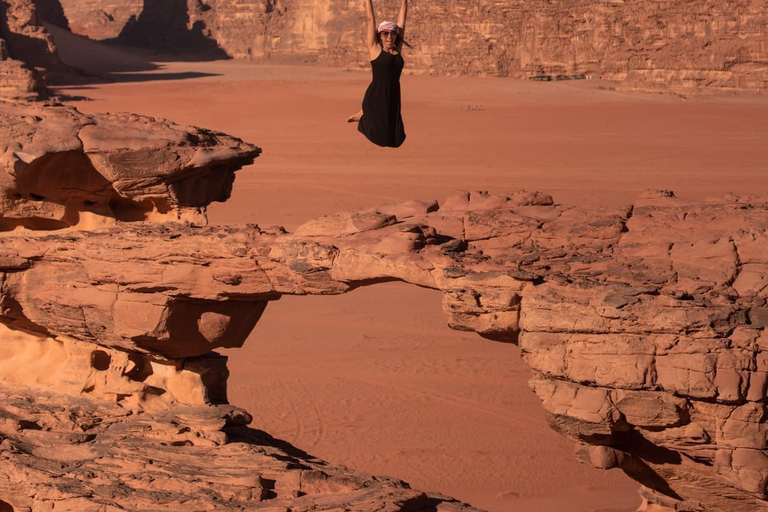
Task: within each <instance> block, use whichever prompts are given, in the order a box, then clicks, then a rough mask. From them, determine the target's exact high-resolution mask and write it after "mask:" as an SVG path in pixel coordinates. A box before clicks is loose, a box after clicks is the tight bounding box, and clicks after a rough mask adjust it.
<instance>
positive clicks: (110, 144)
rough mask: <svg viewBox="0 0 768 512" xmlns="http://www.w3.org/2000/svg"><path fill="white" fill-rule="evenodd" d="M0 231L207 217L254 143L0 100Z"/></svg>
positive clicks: (133, 118)
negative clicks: (4, 135) (4, 136)
mask: <svg viewBox="0 0 768 512" xmlns="http://www.w3.org/2000/svg"><path fill="white" fill-rule="evenodd" d="M0 132H2V133H7V134H10V135H11V137H12V138H11V139H5V141H4V143H3V146H2V154H1V155H0V166H1V167H0V230H2V231H7V230H11V229H15V228H17V227H20V226H21V227H26V228H31V229H57V228H64V227H70V226H75V225H80V227H85V225H91V226H92V225H94V223H95V224H96V225H104V224H105V223H114V221H115V219H117V220H122V221H129V220H130V221H133V220H152V219H154V220H158V219H161V220H173V219H175V220H182V221H189V222H193V223H196V224H198V225H204V224H206V218H205V207H206V206H207V205H208V204H210V203H211V202H212V201H225V200H226V199H228V198H229V194H230V191H231V189H232V182H233V181H234V172H235V170H237V169H239V168H240V167H242V166H243V165H246V164H249V163H252V162H253V159H254V158H255V157H256V156H258V154H259V153H260V152H261V150H260V149H259V148H257V147H255V146H252V145H250V144H246V143H244V142H243V141H241V140H239V139H235V138H233V137H229V136H227V135H224V134H221V133H216V132H212V131H210V130H203V129H200V128H193V127H182V126H178V125H175V124H173V123H170V122H168V121H162V120H156V119H153V118H149V117H145V116H139V115H134V114H114V115H95V116H86V115H83V114H81V113H79V112H77V111H76V110H74V109H71V108H67V107H62V106H58V107H56V106H47V107H40V106H38V105H35V104H15V103H11V102H4V103H0Z"/></svg>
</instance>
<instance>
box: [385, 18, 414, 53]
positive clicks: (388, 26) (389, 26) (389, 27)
mask: <svg viewBox="0 0 768 512" xmlns="http://www.w3.org/2000/svg"><path fill="white" fill-rule="evenodd" d="M385 30H386V31H389V32H394V33H395V35H396V37H397V39H395V46H398V45H399V44H400V42H401V41H402V43H403V44H404V45H405V46H407V47H408V48H413V46H411V45H410V44H408V41H406V40H405V39H403V36H402V32H403V29H401V28H400V27H398V26H397V24H396V23H394V22H392V21H382V22H381V23H379V26H378V27H377V28H376V41H378V43H379V44H382V42H381V33H382V32H383V31H385Z"/></svg>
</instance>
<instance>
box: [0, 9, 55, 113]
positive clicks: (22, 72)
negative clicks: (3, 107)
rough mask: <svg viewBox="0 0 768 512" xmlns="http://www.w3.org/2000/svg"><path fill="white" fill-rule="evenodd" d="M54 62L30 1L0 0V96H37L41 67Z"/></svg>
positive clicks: (42, 86) (41, 85) (42, 87)
mask: <svg viewBox="0 0 768 512" xmlns="http://www.w3.org/2000/svg"><path fill="white" fill-rule="evenodd" d="M55 64H56V56H55V52H54V50H53V43H52V42H51V39H50V36H48V34H47V33H46V32H45V31H44V29H43V28H42V26H41V25H40V22H39V20H38V19H37V12H36V11H35V7H34V4H33V3H32V0H2V1H0V98H9V99H25V100H26V99H36V98H37V97H38V96H39V95H41V94H42V93H43V92H44V90H45V74H44V68H45V67H46V65H48V66H50V65H55Z"/></svg>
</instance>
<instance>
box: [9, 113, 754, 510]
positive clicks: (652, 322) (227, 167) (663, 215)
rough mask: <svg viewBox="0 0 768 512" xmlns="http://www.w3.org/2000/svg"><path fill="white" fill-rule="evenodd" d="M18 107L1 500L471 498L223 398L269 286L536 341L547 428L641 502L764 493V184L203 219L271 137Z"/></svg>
mask: <svg viewBox="0 0 768 512" xmlns="http://www.w3.org/2000/svg"><path fill="white" fill-rule="evenodd" d="M0 107H1V108H0V133H3V139H2V140H4V141H6V142H5V143H4V144H5V146H4V148H5V149H4V152H3V156H2V166H3V167H2V170H3V172H2V173H0V178H1V179H2V181H0V198H1V200H2V201H1V202H0V207H1V208H0V221H1V222H2V224H0V225H1V226H2V227H3V229H2V230H0V387H2V388H3V389H2V391H3V392H2V393H0V395H1V396H2V398H0V437H1V438H2V443H0V466H1V467H2V471H0V491H2V492H1V493H0V500H2V501H0V510H3V507H4V509H5V510H14V511H17V510H19V511H21V510H50V509H51V507H53V506H54V505H53V504H54V503H55V507H56V508H57V509H61V510H73V511H74V510H78V511H82V510H94V511H111V510H121V509H125V510H155V509H156V507H157V503H160V502H162V503H165V504H170V505H169V507H171V508H183V507H185V506H187V505H188V504H190V503H192V504H194V506H195V507H196V508H198V509H201V510H232V511H234V510H248V509H249V508H250V509H254V510H255V509H259V508H275V507H277V508H280V507H282V508H281V510H282V509H291V510H317V509H318V508H320V509H327V510H333V509H347V510H360V511H368V510H370V511H374V510H393V511H411V510H425V509H426V510H470V509H469V508H468V507H466V506H464V505H462V504H459V503H457V502H455V501H453V500H451V499H449V498H445V497H442V496H438V495H434V494H425V493H421V492H419V491H414V490H412V489H410V488H408V486H407V485H405V484H403V483H402V482H398V481H394V480H391V479H386V478H376V477H370V476H367V475H360V474H358V473H354V472H351V471H349V470H346V469H342V468H334V467H332V466H329V465H328V464H326V463H324V462H322V461H319V460H317V459H314V458H313V457H311V456H310V455H307V454H305V453H303V452H300V451H298V450H296V449H294V448H292V447H290V446H288V445H286V444H285V443H282V442H280V441H277V440H274V439H272V438H270V437H269V436H268V435H267V434H265V433H263V432H259V431H255V430H253V429H250V428H248V426H247V425H248V423H249V421H250V416H249V415H248V413H246V412H245V411H242V410H239V409H237V408H235V407H232V406H230V405H228V404H227V387H226V382H227V376H228V372H227V366H226V358H224V357H222V356H220V355H218V354H217V353H216V350H217V349H218V348H237V347H239V346H241V345H242V343H244V341H245V340H246V338H247V336H248V334H249V332H250V331H251V329H252V328H253V327H254V325H255V324H256V323H257V322H258V321H259V319H260V318H261V316H262V315H263V314H268V313H269V308H268V304H269V302H270V301H273V300H277V299H279V298H280V297H281V296H283V295H333V294H341V293H346V292H348V291H350V290H353V289H355V288H358V287H361V286H372V285H375V284H376V283H380V282H385V281H391V280H399V281H403V282H407V283H411V284H414V285H417V286H421V287H427V288H432V289H435V290H439V291H441V292H442V294H443V311H444V313H445V315H446V319H447V322H448V325H449V326H451V327H452V328H454V329H460V330H465V331H471V332H477V333H478V334H479V335H480V336H482V337H483V338H485V339H486V340H493V341H495V342H507V343H517V344H519V345H520V347H521V349H522V354H523V357H524V360H525V361H526V362H527V363H528V365H529V366H530V367H531V368H532V372H533V373H532V379H531V381H530V384H531V387H532V389H533V390H534V392H535V393H536V394H537V395H538V396H539V398H540V399H541V401H542V404H543V407H544V408H545V410H546V411H547V412H548V414H549V418H550V421H551V424H552V426H553V428H555V429H556V430H558V431H559V432H561V433H563V434H564V435H566V436H568V437H570V438H571V439H573V440H574V441H576V443H577V445H578V456H579V457H580V458H581V459H582V460H583V461H584V462H587V463H590V464H592V465H594V466H596V467H599V468H605V469H607V468H621V470H623V471H624V472H626V473H627V474H628V475H629V476H630V477H632V478H634V479H635V480H637V481H638V482H640V483H641V484H642V486H643V487H642V491H641V492H642V494H643V496H644V498H645V504H644V510H647V511H654V510H655V511H659V510H695V511H718V512H720V511H722V512H734V511H735V512H748V511H750V512H751V511H755V510H768V490H767V486H768V463H766V460H768V457H767V453H766V439H767V438H768V437H767V436H766V431H767V429H766V415H765V407H764V404H765V401H766V394H767V390H768V362H766V361H768V359H767V358H766V357H765V353H766V344H768V337H767V336H766V332H765V328H766V326H767V325H768V304H766V300H768V277H766V276H768V256H766V255H767V254H768V197H725V198H720V199H714V200H711V201H703V202H689V201H685V200H682V199H679V198H677V197H675V195H674V194H673V193H672V192H669V191H651V192H647V193H645V194H643V195H642V196H641V197H639V198H638V199H637V200H636V201H635V202H634V203H633V204H631V205H627V206H623V207H597V206H576V207H573V206H563V205H558V204H556V203H555V202H554V200H553V198H552V197H550V196H549V195H547V194H543V193H539V192H526V191H518V192H515V193H512V194H504V195H495V194H490V193H487V192H463V191H460V192H457V193H455V194H454V195H452V196H451V197H449V198H448V199H447V200H445V201H443V202H441V203H438V202H437V201H408V202H404V203H396V204H386V205H381V206H378V207H375V208H370V209H368V210H363V211H350V212H340V213H336V214H333V215H329V216H326V217H322V218H319V219H315V220H311V221H308V222H306V223H305V224H303V225H302V226H300V227H298V228H297V229H296V230H295V231H294V232H293V233H288V232H286V231H285V230H283V229H281V228H271V229H268V230H265V229H261V228H259V227H258V226H255V225H249V226H227V227H216V228H210V227H205V226H204V220H205V219H204V210H205V206H206V205H207V204H208V203H209V202H210V201H214V200H225V199H226V198H227V197H228V194H229V189H230V187H231V185H232V179H233V173H234V172H235V171H236V170H237V169H239V168H240V167H241V166H242V165H245V164H248V163H251V162H253V160H254V159H255V158H256V157H257V156H258V154H259V152H260V150H259V149H258V148H256V147H255V146H252V145H250V144H247V143H245V142H242V141H240V140H238V139H235V138H233V137H229V136H226V135H224V134H220V133H215V132H211V131H208V130H203V129H199V128H193V127H180V126H177V125H174V124H173V123H170V122H167V121H163V120H156V119H151V118H148V117H143V116H134V115H130V114H120V115H108V114H104V115H95V116H86V115H84V114H81V113H79V112H78V111H77V110H75V109H72V108H67V107H55V106H40V105H32V104H29V103H19V104H15V103H11V102H4V103H3V104H2V105H0ZM478 342H485V343H487V342H491V341H483V340H478ZM212 460H213V461H216V463H212V462H211V461H212ZM46 507H47V508H46Z"/></svg>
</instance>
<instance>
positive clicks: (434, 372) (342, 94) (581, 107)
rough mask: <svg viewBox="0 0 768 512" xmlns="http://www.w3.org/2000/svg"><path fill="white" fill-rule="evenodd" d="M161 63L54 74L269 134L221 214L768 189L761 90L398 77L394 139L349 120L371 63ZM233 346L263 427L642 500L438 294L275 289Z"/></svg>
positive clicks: (237, 377) (571, 491)
mask: <svg viewBox="0 0 768 512" xmlns="http://www.w3.org/2000/svg"><path fill="white" fill-rule="evenodd" d="M62 37H63V36H59V44H60V45H62V42H63V43H64V44H63V45H62V48H63V52H62V53H63V54H64V55H65V57H66V58H67V59H68V60H70V61H76V60H77V61H79V63H80V65H82V66H84V67H89V68H90V69H94V70H98V69H105V68H107V67H111V68H115V67H116V64H119V63H120V62H127V60H122V59H123V56H121V55H120V54H118V53H116V52H114V51H113V50H102V49H97V48H96V47H93V46H88V47H87V51H85V52H83V51H79V50H78V49H79V48H80V47H79V46H78V45H80V44H83V43H82V42H81V41H79V40H76V39H73V40H67V41H64V40H63V38H62ZM361 59H362V57H361ZM134 62H135V63H138V64H139V65H140V64H141V60H140V59H138V60H135V61H134ZM406 62H407V55H406ZM406 65H407V64H406ZM163 66H164V67H162V68H161V69H159V70H157V71H154V72H150V73H149V74H136V73H134V72H128V73H127V74H126V75H122V76H121V79H122V80H126V82H125V83H115V84H109V85H99V86H88V87H83V88H66V89H62V90H61V91H60V92H61V93H63V94H68V95H72V96H84V97H86V98H87V99H88V100H87V101H74V102H73V104H75V105H76V106H77V107H78V108H79V109H81V110H82V111H84V112H101V111H119V110H122V111H132V112H138V113H142V114H149V115H152V116H157V117H166V118H169V119H172V120H174V121H176V122H178V123H182V124H194V125H197V126H204V127H207V128H212V129H217V130H221V131H225V132H227V133H230V134H233V135H236V136H239V137H241V138H243V139H245V140H247V141H249V142H253V143H255V144H257V145H259V146H261V147H262V148H263V149H264V153H263V155H262V156H261V157H260V158H258V159H257V161H256V164H255V165H254V166H252V167H249V168H246V169H244V170H243V171H241V172H240V173H239V176H238V178H237V181H236V182H235V189H234V193H233V195H232V199H231V200H230V201H228V202H227V203H224V204H220V205H219V204H217V205H213V206H212V207H211V208H210V218H211V222H212V223H214V224H222V223H247V222H250V223H257V224H260V225H262V226H270V225H274V224H280V225H283V226H285V227H286V228H288V229H292V228H295V227H296V226H298V225H300V224H301V223H302V222H304V221H306V220H308V219H310V218H313V217H317V216H320V215H323V214H326V213H332V212H335V211H338V210H342V209H348V208H365V207H370V206H375V205H377V204H380V203H383V202H387V201H391V200H396V199H438V200H443V199H444V198H445V197H446V196H447V195H448V194H449V193H450V192H451V191H453V190H454V189H457V188H465V189H486V190H491V191H494V192H506V191H513V190H516V189H519V188H526V189H529V190H541V191H544V192H548V193H550V194H552V195H553V196H554V198H555V200H556V201H558V202H562V203H576V202H584V203H602V204H620V203H627V202H630V201H631V200H632V198H633V197H634V196H635V195H636V194H637V193H638V192H639V191H641V190H643V189H646V188H663V189H672V190H674V191H675V192H676V193H677V194H678V195H680V196H686V197H691V198H702V197H706V196H712V195H721V194H723V193H725V192H727V191H733V192H736V193H767V192H768V181H767V180H766V179H765V174H766V170H767V169H766V162H768V98H766V97H749V96H744V97H725V98H722V97H721V98H692V99H688V100H687V101H686V100H684V99H683V98H680V97H678V96H672V95H660V94H642V93H629V92H615V91H612V90H608V89H606V87H608V86H609V85H610V84H604V83H601V82H599V81H592V82H572V83H528V82H519V81H514V80H509V79H481V78H433V77H419V76H404V77H403V80H402V88H403V117H404V121H405V126H406V132H407V134H408V139H407V140H406V142H405V144H404V145H403V147H402V148H400V149H398V150H392V149H381V148H378V147H375V146H373V145H371V144H370V143H368V142H367V141H366V140H365V138H364V137H363V136H362V135H361V134H359V133H358V132H357V131H356V129H355V127H354V126H352V125H348V124H347V123H345V122H344V120H345V118H346V117H347V116H348V115H350V114H351V113H353V112H355V111H356V110H357V109H358V108H359V106H360V101H361V99H362V94H363V91H364V89H365V87H366V85H367V82H368V77H369V75H368V73H367V72H359V71H340V70H327V69H318V68H313V67H290V66H283V67H281V66H266V65H256V64H250V63H240V62H208V63H166V64H163ZM117 67H119V66H117ZM189 72H202V73H214V74H217V75H218V76H206V77H199V78H189V75H186V74H184V73H189ZM153 73H159V74H160V75H153ZM174 74H177V76H176V78H177V79H168V78H173V75H174ZM169 75H170V76H169ZM163 76H164V78H165V79H153V78H163ZM228 354H229V355H230V356H231V360H230V367H231V370H232V376H231V379H230V389H231V391H230V401H231V402H232V403H235V404H237V405H240V406H243V407H245V408H247V409H248V410H249V411H251V412H252V413H253V414H254V416H255V420H254V423H253V426H254V427H255V428H260V429H263V430H266V431H268V432H270V433H271V434H272V435H274V436H276V437H280V438H283V439H285V440H287V441H289V442H291V443H293V444H295V445H296V446H298V447H299V448H302V449H304V450H306V451H308V452H310V453H312V454H314V455H316V456H319V457H322V458H325V459H326V460H328V461H330V462H332V463H335V464H344V465H347V466H349V467H353V468H355V469H357V470H361V471H366V472H370V473H375V474H387V475H391V476H396V477H399V478H402V479H404V480H406V481H408V482H410V483H411V484H412V485H413V486H414V487H417V488H422V489H425V490H434V491H438V492H441V493H444V494H447V495H452V496H455V497H457V498H459V499H461V500H464V501H467V502H470V503H472V504H474V505H476V506H479V507H484V508H487V509H488V510H491V511H499V512H501V511H532V510H536V511H542V512H587V511H597V510H600V511H617V512H618V511H622V512H625V511H626V512H628V511H631V510H634V509H635V508H636V507H637V505H638V504H639V501H640V500H639V498H638V496H637V494H636V493H635V490H636V489H637V487H638V485H637V484H635V483H634V482H632V481H630V479H629V478H627V477H625V476H624V475H623V474H622V473H621V472H620V471H617V470H612V471H607V472H606V471H599V470H596V469H592V468H590V467H587V466H583V465H580V464H578V463H577V462H576V461H575V458H574V457H573V448H572V445H571V443H570V442H568V441H566V440H565V439H563V438H561V437H560V436H559V435H558V434H556V433H555V432H554V431H552V430H551V429H550V428H549V427H548V426H547V424H546V421H545V419H544V414H543V411H542V409H541V407H540V405H539V402H538V399H537V398H536V397H535V396H534V395H533V393H532V392H531V391H529V390H528V388H527V386H526V384H525V382H526V380H527V377H528V370H527V368H526V367H525V365H524V364H523V363H522V362H521V360H520V358H519V350H518V349H517V347H515V346H513V345H505V344H500V343H494V342H491V341H487V340H484V339H481V338H480V337H478V336H476V335H470V334H467V333H459V332H454V331H451V330H450V329H448V328H447V327H446V325H445V320H444V318H443V316H442V314H441V312H440V296H439V294H438V293H436V292H432V291H429V290H424V289H419V288H416V287H408V286H405V285H401V284H397V283H392V284H386V285H377V286H376V287H374V288H370V289H363V290H358V291H356V292H353V293H351V294H349V295H346V296H341V297H297V298H292V297H289V298H284V299H283V300H281V301H278V302H277V303H274V304H272V305H270V307H269V308H267V311H266V313H265V315H264V318H263V319H262V321H261V322H260V323H259V325H257V327H256V329H255V330H254V332H253V334H252V335H251V337H250V339H249V340H248V342H247V343H246V345H245V347H244V348H243V349H240V350H233V351H229V352H228Z"/></svg>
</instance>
